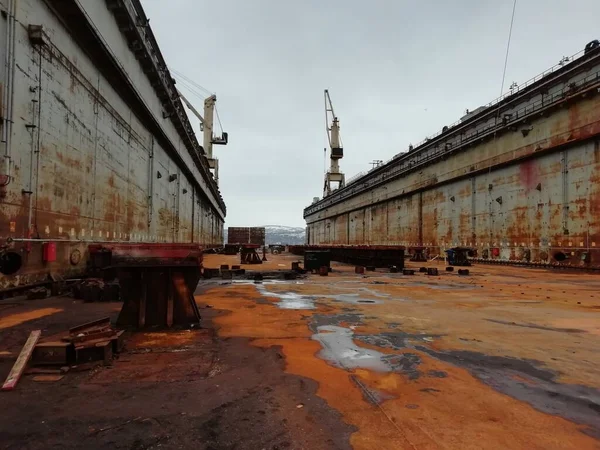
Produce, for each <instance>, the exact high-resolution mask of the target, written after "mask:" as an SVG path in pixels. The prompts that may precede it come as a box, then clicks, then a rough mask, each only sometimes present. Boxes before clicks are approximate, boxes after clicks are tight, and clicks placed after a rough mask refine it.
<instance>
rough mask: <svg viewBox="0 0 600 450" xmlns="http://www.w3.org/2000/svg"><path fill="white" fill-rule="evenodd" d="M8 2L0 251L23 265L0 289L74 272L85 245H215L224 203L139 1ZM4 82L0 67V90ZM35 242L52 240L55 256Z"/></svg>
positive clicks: (2, 23)
mask: <svg viewBox="0 0 600 450" xmlns="http://www.w3.org/2000/svg"><path fill="white" fill-rule="evenodd" d="M11 4H12V2H10V1H9V0H0V9H1V11H2V17H0V53H1V54H0V57H1V60H2V61H5V60H7V61H9V67H10V61H11V60H12V61H14V76H12V80H13V83H12V84H13V85H12V105H13V111H12V115H11V116H10V117H12V126H11V124H10V117H9V115H10V110H9V104H8V103H10V102H11V100H10V95H9V96H8V97H9V100H8V101H4V104H3V105H2V108H1V110H2V114H3V119H5V120H3V123H2V126H3V127H4V129H6V131H7V134H8V135H9V136H10V138H11V139H10V141H11V143H10V144H7V143H6V142H3V143H2V145H1V151H2V155H1V156H3V157H4V158H2V161H1V162H2V165H1V166H0V181H1V182H2V183H0V184H3V185H5V186H2V187H0V246H3V245H6V242H7V239H9V240H10V239H15V241H13V242H12V243H11V244H10V245H9V250H10V251H14V252H17V253H18V254H20V255H21V256H22V258H23V263H24V265H23V268H22V269H21V270H20V271H19V272H18V273H16V274H15V275H12V276H3V275H0V289H3V288H8V287H11V286H17V285H23V284H31V283H34V282H36V281H41V280H45V279H47V278H48V277H49V276H50V275H53V276H57V277H60V276H69V275H74V274H78V273H81V272H82V271H83V270H84V268H85V262H86V255H87V243H88V242H93V241H131V242H198V243H200V244H204V245H218V244H221V243H222V242H223V222H224V217H225V205H224V203H223V200H222V198H221V196H220V193H219V191H218V188H217V186H216V184H215V183H214V180H213V179H212V176H211V175H210V172H209V171H208V167H207V166H206V164H205V161H204V160H203V159H202V152H203V149H202V148H201V147H200V146H199V145H198V142H197V140H196V139H195V136H194V135H193V131H192V129H191V126H190V124H189V122H188V121H187V118H186V117H185V114H183V115H181V112H182V111H183V107H182V106H181V103H180V101H179V99H178V98H177V96H176V95H174V92H175V88H174V85H173V82H172V80H171V78H170V76H169V75H168V71H167V69H166V65H164V60H163V59H162V55H161V54H160V50H159V49H158V47H157V46H156V42H155V40H154V37H153V35H152V33H151V30H150V28H149V27H148V23H147V19H146V18H145V16H144V15H143V11H142V10H141V5H140V4H139V1H136V0H106V1H105V0H45V1H44V0H19V1H16V2H14V4H15V5H16V7H15V9H14V12H11V9H10V7H11ZM13 13H14V18H15V22H14V46H12V47H11V39H10V37H9V35H10V32H9V33H7V31H10V23H11V18H12V16H13ZM129 21H132V23H133V24H134V25H132V24H131V23H129ZM40 26H41V27H40ZM7 29H8V30H7ZM139 36H141V39H140V38H139ZM7 38H8V40H7ZM10 78H11V75H10V70H9V71H5V70H1V71H0V87H1V88H2V92H7V91H9V90H11V86H10V84H11V83H10ZM4 129H3V131H4ZM7 146H8V147H9V148H8V149H7ZM5 162H6V163H8V164H5ZM22 238H32V239H36V241H33V242H19V241H18V239H22ZM38 239H39V240H40V241H37V240H38ZM41 241H44V242H47V241H56V243H57V257H56V261H55V262H44V261H43V259H42V254H41V249H42V242H41Z"/></svg>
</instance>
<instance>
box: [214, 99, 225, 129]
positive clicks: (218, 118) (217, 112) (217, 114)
mask: <svg viewBox="0 0 600 450" xmlns="http://www.w3.org/2000/svg"><path fill="white" fill-rule="evenodd" d="M215 114H216V116H217V122H219V128H220V129H221V134H223V124H221V117H220V116H219V110H218V109H217V107H216V105H215Z"/></svg>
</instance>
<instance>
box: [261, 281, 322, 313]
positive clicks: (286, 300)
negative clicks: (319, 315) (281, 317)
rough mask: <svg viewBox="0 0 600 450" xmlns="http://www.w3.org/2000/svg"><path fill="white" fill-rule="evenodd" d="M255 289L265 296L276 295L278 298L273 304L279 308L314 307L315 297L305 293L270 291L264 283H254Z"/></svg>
mask: <svg viewBox="0 0 600 450" xmlns="http://www.w3.org/2000/svg"><path fill="white" fill-rule="evenodd" d="M256 289H257V290H258V292H260V293H261V294H262V295H264V296H265V297H276V298H278V299H279V301H278V302H277V303H275V305H276V306H277V307H279V308H281V309H315V299H314V297H310V296H307V295H300V294H296V293H294V292H283V293H278V292H271V291H268V290H267V288H266V287H265V285H264V284H260V285H256Z"/></svg>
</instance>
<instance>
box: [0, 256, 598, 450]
mask: <svg viewBox="0 0 600 450" xmlns="http://www.w3.org/2000/svg"><path fill="white" fill-rule="evenodd" d="M268 258H269V261H268V263H267V264H264V265H261V266H246V267H245V268H246V269H247V270H249V271H254V270H259V271H263V273H265V277H264V278H265V279H264V280H263V281H262V282H259V283H255V282H254V281H253V280H252V278H253V276H252V273H248V274H247V277H248V278H241V277H239V278H234V279H233V280H222V279H213V280H203V281H202V282H201V284H200V285H199V286H198V290H197V291H196V294H197V295H196V301H197V303H198V305H199V307H200V312H201V315H202V325H201V328H200V329H198V328H193V329H189V330H186V329H184V330H181V329H174V330H146V331H142V332H139V331H138V332H131V333H127V339H126V349H125V352H124V353H122V354H121V355H120V356H119V358H118V359H116V360H115V361H114V363H113V364H112V365H111V366H107V367H98V368H95V369H93V370H89V371H84V372H77V371H75V372H73V373H72V372H68V373H67V374H66V375H65V376H64V377H63V378H62V379H61V380H60V381H56V382H52V383H38V382H36V381H34V380H33V378H34V377H33V376H32V375H26V376H25V377H24V378H23V379H22V380H21V381H20V382H19V385H18V386H17V389H16V390H15V391H12V392H3V393H0V401H1V402H2V405H3V407H4V409H5V410H6V411H10V412H11V413H10V414H5V415H0V448H30V449H46V448H53V447H57V448H58V447H60V448H63V449H79V448H86V449H88V448H90V449H95V448H136V449H138V448H159V447H160V448H183V449H188V448H189V449H207V450H208V449H212V450H214V449H234V448H239V449H249V450H254V449H269V450H275V449H311V450H313V449H318V450H320V449H324V450H326V449H350V448H354V449H375V450H385V449H394V450H395V449H461V450H462V449H482V448H484V449H502V450H504V449H507V448H510V449H598V448H600V421H599V418H600V408H599V405H600V392H599V388H600V358H598V355H599V353H600V295H599V294H597V290H596V286H597V284H598V280H600V276H599V275H593V274H592V275H590V274H583V273H564V272H548V271H544V270H530V269H517V268H507V267H488V266H483V265H481V266H475V267H472V268H471V273H472V275H471V276H467V277H461V276H458V274H456V272H454V273H447V272H445V271H443V268H444V267H443V265H438V266H437V267H438V268H439V269H440V271H439V272H440V275H439V276H427V275H425V274H421V273H417V274H415V275H414V276H404V275H401V274H390V273H384V272H383V271H379V272H368V273H366V274H365V275H358V274H355V273H354V268H353V267H351V266H346V265H334V267H333V272H332V273H330V274H329V276H327V277H321V276H318V275H307V276H306V277H304V278H298V279H294V280H285V279H283V277H281V276H278V277H276V278H277V279H273V275H274V274H276V273H277V271H279V270H282V269H283V268H286V267H290V266H291V262H292V261H294V260H296V259H297V258H296V257H294V256H292V255H277V256H273V255H268ZM221 264H229V265H233V264H238V259H237V258H236V257H234V256H224V255H209V256H207V257H206V259H205V265H206V267H219V266H220V265H221ZM412 268H417V269H418V266H417V267H412ZM268 272H270V273H271V275H266V274H267V273H268ZM120 306H121V305H120V304H118V303H83V302H82V301H78V300H74V299H73V298H70V297H51V298H48V299H44V300H34V301H26V300H22V299H21V300H19V299H17V300H11V301H9V302H0V377H2V378H3V377H5V376H6V374H8V372H9V370H10V368H11V366H12V364H13V363H14V360H15V359H16V356H17V355H18V352H19V351H20V349H21V346H22V345H23V343H24V342H25V340H26V339H27V336H28V334H29V332H30V331H31V330H34V329H41V330H42V336H43V337H46V338H47V337H51V336H52V335H55V334H56V333H60V332H62V331H64V330H65V329H68V328H69V327H72V326H75V325H78V324H81V323H83V322H87V321H90V320H94V319H97V318H99V317H102V316H106V315H109V316H110V317H111V318H112V319H113V320H114V319H115V318H116V315H117V314H118V311H119V310H120Z"/></svg>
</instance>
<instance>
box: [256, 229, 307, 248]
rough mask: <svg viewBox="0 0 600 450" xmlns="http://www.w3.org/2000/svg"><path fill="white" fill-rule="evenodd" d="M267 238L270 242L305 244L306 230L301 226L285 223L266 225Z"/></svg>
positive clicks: (268, 242)
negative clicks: (284, 224) (290, 225)
mask: <svg viewBox="0 0 600 450" xmlns="http://www.w3.org/2000/svg"><path fill="white" fill-rule="evenodd" d="M265 234H266V237H265V240H266V243H267V245H269V244H287V245H298V244H304V239H305V236H306V231H305V229H304V228H301V227H286V226H283V225H265Z"/></svg>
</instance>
